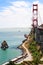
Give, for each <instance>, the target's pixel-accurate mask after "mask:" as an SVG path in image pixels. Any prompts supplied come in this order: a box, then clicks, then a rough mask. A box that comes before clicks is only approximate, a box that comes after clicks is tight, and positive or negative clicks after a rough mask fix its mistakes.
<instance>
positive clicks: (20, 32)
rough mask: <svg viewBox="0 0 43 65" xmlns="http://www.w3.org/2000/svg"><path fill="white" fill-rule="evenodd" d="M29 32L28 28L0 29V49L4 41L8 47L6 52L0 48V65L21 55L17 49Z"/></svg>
mask: <svg viewBox="0 0 43 65" xmlns="http://www.w3.org/2000/svg"><path fill="white" fill-rule="evenodd" d="M29 32H30V29H28V28H10V29H9V28H8V29H7V28H5V29H0V47H1V43H2V42H3V41H4V40H5V41H6V42H7V44H8V46H9V48H8V49H6V50H2V49H1V48H0V65H2V64H3V63H5V62H7V61H10V60H11V59H14V58H16V57H18V56H20V55H21V54H22V51H21V50H20V49H18V48H17V47H18V46H19V45H20V44H22V41H23V40H24V39H25V37H24V34H29Z"/></svg>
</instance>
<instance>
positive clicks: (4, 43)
mask: <svg viewBox="0 0 43 65" xmlns="http://www.w3.org/2000/svg"><path fill="white" fill-rule="evenodd" d="M8 47H9V46H8V44H7V42H6V41H5V40H4V41H3V42H2V43H1V48H2V49H3V50H5V49H7V48H8Z"/></svg>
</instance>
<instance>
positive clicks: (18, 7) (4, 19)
mask: <svg viewBox="0 0 43 65" xmlns="http://www.w3.org/2000/svg"><path fill="white" fill-rule="evenodd" d="M38 4H39V6H40V7H39V10H40V14H41V17H42V19H43V4H41V3H39V2H38ZM31 24H32V3H30V2H25V1H15V2H11V6H9V7H7V8H6V7H4V10H3V11H2V12H0V28H11V27H12V28H13V27H30V25H31Z"/></svg>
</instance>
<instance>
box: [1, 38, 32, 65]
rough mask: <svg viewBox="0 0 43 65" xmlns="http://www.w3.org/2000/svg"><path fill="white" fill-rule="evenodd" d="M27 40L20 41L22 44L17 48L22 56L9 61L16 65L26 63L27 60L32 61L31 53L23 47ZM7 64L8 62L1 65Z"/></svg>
mask: <svg viewBox="0 0 43 65" xmlns="http://www.w3.org/2000/svg"><path fill="white" fill-rule="evenodd" d="M27 40H28V38H26V39H24V40H23V41H22V44H21V45H19V46H18V47H17V48H18V49H20V50H21V51H22V54H21V55H20V56H18V57H17V58H14V59H12V60H11V61H13V62H15V63H16V64H19V63H21V62H23V61H28V60H29V61H32V56H31V53H30V52H29V50H28V49H27V48H26V46H25V45H26V43H27V42H28V41H27ZM8 63H9V62H6V63H4V64H2V65H6V64H8Z"/></svg>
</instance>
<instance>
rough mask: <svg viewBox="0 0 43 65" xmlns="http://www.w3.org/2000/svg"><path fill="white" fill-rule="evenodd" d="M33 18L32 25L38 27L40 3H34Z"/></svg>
mask: <svg viewBox="0 0 43 65" xmlns="http://www.w3.org/2000/svg"><path fill="white" fill-rule="evenodd" d="M32 12H33V18H32V21H33V23H32V26H33V28H34V27H37V26H38V4H33V10H32Z"/></svg>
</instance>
